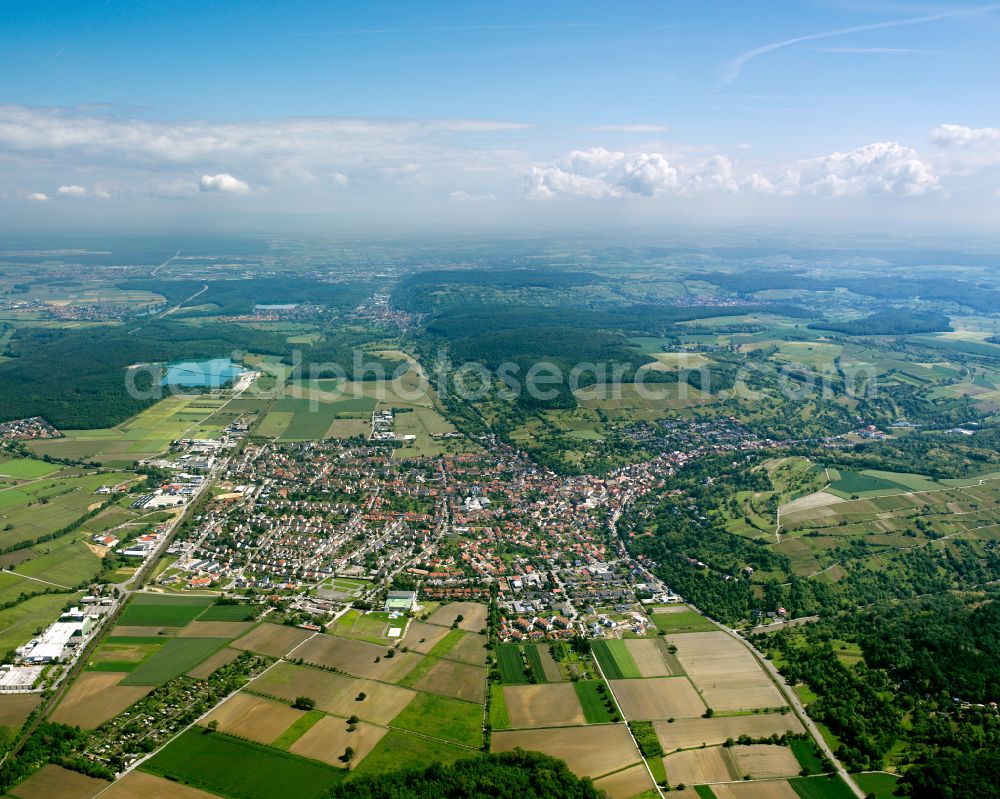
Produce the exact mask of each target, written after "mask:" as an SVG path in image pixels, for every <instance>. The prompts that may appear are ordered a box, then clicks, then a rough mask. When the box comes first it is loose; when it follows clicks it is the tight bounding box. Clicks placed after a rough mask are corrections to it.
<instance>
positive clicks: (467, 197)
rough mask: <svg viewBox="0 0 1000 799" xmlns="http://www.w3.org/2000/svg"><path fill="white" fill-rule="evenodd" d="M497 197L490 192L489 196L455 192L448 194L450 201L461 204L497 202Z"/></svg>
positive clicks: (460, 191)
mask: <svg viewBox="0 0 1000 799" xmlns="http://www.w3.org/2000/svg"><path fill="white" fill-rule="evenodd" d="M496 198H497V196H496V195H495V194H494V193H493V192H488V193H487V194H472V193H471V192H467V191H462V190H461V189H459V190H458V191H453V192H450V193H449V194H448V199H449V200H454V201H455V202H461V203H478V202H486V201H491V200H495V199H496Z"/></svg>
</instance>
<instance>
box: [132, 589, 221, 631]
mask: <svg viewBox="0 0 1000 799" xmlns="http://www.w3.org/2000/svg"><path fill="white" fill-rule="evenodd" d="M212 601H213V598H212V597H187V596H173V595H160V594H136V595H135V596H134V597H133V598H132V601H131V602H129V604H128V607H126V608H125V610H124V611H123V612H122V615H121V617H120V618H119V619H118V623H119V624H121V625H123V626H137V627H184V626H185V625H187V624H189V623H190V622H192V621H194V620H195V619H196V618H197V617H198V616H200V615H201V614H202V613H203V612H204V611H205V608H206V606H208V605H210V604H212Z"/></svg>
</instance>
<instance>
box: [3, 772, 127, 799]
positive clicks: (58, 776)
mask: <svg viewBox="0 0 1000 799" xmlns="http://www.w3.org/2000/svg"><path fill="white" fill-rule="evenodd" d="M107 787H108V783H107V782H106V781H105V780H99V779H95V778H94V777H88V776H86V775H85V774H79V773H77V772H76V771H70V770H69V769H64V768H61V767H60V766H54V765H52V764H49V765H47V766H43V767H42V768H41V769H40V770H39V771H36V772H35V773H34V774H32V775H31V776H30V777H28V779H26V780H25V781H24V782H22V783H21V784H20V785H17V786H15V787H14V788H13V789H12V791H11V795H12V796H15V797H17V799H91V797H93V796H95V795H97V794H98V793H99V792H100V791H101V790H103V789H104V788H107Z"/></svg>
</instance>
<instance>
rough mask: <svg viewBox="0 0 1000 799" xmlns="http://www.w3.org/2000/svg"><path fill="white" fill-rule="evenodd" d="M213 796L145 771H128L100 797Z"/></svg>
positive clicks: (162, 798) (161, 798)
mask: <svg viewBox="0 0 1000 799" xmlns="http://www.w3.org/2000/svg"><path fill="white" fill-rule="evenodd" d="M215 796H216V794H212V793H206V792H205V791H202V790H200V789H198V788H193V787H192V786H190V785H182V784H181V783H179V782H175V781H173V780H165V779H163V777H157V776H156V775H154V774H147V773H146V772H145V771H130V772H129V773H128V774H126V775H125V776H124V777H122V778H121V779H120V780H118V781H117V782H116V783H114V784H113V785H112V786H111V787H110V788H107V789H106V790H105V791H104V793H102V794H101V799H215Z"/></svg>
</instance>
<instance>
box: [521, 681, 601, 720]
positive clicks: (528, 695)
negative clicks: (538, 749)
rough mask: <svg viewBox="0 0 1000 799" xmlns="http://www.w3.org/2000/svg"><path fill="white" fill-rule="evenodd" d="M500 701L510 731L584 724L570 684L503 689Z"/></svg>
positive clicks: (583, 718)
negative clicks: (502, 702) (508, 722)
mask: <svg viewBox="0 0 1000 799" xmlns="http://www.w3.org/2000/svg"><path fill="white" fill-rule="evenodd" d="M503 698H504V703H505V704H506V705H507V715H508V717H509V718H510V726H511V727H513V728H517V727H557V726H563V725H569V726H572V725H578V724H586V723H587V720H586V718H585V717H584V715H583V708H582V707H580V700H579V699H577V696H576V689H575V688H574V687H573V684H572V683H568V682H566V683H548V684H543V685H505V686H504V687H503Z"/></svg>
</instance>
